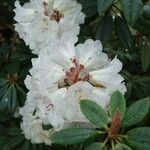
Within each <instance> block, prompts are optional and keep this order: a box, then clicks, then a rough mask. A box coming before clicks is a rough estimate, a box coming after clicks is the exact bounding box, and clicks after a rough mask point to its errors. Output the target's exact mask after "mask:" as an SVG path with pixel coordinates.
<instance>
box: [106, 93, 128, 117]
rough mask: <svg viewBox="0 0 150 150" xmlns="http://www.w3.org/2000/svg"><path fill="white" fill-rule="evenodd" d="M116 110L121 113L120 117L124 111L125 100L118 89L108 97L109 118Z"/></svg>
mask: <svg viewBox="0 0 150 150" xmlns="http://www.w3.org/2000/svg"><path fill="white" fill-rule="evenodd" d="M116 111H119V112H120V113H121V118H123V116H124V113H125V111H126V101H125V98H124V96H123V95H122V94H121V93H120V92H119V91H116V92H114V93H113V94H112V96H111V98H110V102H109V113H110V116H111V118H113V116H114V114H115V112H116Z"/></svg>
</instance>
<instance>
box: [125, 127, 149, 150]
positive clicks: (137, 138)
mask: <svg viewBox="0 0 150 150" xmlns="http://www.w3.org/2000/svg"><path fill="white" fill-rule="evenodd" d="M126 140H127V142H128V143H129V144H130V145H131V146H132V147H134V148H135V149H136V150H149V149H150V128H149V127H141V128H136V129H132V130H130V131H129V132H128V133H127V139H126Z"/></svg>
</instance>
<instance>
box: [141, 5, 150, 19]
mask: <svg viewBox="0 0 150 150" xmlns="http://www.w3.org/2000/svg"><path fill="white" fill-rule="evenodd" d="M142 12H143V13H142V16H143V17H144V18H146V19H148V20H150V6H149V5H145V6H144V7H143V9H142Z"/></svg>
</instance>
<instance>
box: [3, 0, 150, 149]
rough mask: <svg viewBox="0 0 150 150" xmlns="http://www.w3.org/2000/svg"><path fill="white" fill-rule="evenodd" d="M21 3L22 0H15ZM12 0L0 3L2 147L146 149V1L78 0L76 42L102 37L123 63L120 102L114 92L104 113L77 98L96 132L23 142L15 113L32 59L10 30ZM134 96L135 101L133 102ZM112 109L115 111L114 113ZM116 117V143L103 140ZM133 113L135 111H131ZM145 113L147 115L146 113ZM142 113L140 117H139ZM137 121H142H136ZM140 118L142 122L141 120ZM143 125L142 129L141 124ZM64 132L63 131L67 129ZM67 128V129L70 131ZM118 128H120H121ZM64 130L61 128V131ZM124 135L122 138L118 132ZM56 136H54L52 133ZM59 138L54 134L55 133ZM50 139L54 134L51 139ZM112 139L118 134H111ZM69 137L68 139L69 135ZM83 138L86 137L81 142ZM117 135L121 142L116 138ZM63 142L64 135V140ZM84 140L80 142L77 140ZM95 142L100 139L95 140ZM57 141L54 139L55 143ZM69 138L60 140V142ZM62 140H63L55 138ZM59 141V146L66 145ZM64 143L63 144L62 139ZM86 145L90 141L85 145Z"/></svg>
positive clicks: (149, 15) (149, 58) (149, 33)
mask: <svg viewBox="0 0 150 150" xmlns="http://www.w3.org/2000/svg"><path fill="white" fill-rule="evenodd" d="M19 1H20V2H21V3H22V4H24V3H25V2H27V1H28V0H19ZM14 2H15V0H3V1H0V16H1V17H0V146H1V149H2V150H9V149H10V150H13V149H16V150H28V149H29V150H45V149H53V150H57V149H61V150H66V149H67V150H79V149H83V148H84V147H86V150H89V149H93V150H94V149H95V150H96V149H106V148H105V146H104V145H106V147H107V149H110V146H111V145H112V148H114V144H115V145H116V146H115V149H118V150H120V149H127V150H130V149H132V148H133V147H134V149H137V150H140V149H145V150H148V149H150V147H149V145H150V143H149V140H148V139H150V138H149V136H150V133H149V132H150V131H149V126H150V120H149V117H150V111H149V100H148V98H145V97H148V96H150V87H149V85H150V30H149V28H150V4H149V1H148V0H143V1H142V0H140V1H139V0H120V1H119V0H78V2H80V3H81V4H82V5H83V12H84V13H85V14H86V21H85V24H84V25H81V32H80V35H79V42H84V41H85V40H86V39H88V38H92V39H99V40H101V41H102V44H103V48H104V51H105V52H106V53H107V54H108V55H109V56H110V58H113V57H115V56H116V55H117V57H118V58H119V59H120V60H121V61H122V62H123V70H122V72H121V74H122V75H123V76H124V78H125V83H126V86H127V92H126V95H125V97H126V101H125V99H124V97H123V96H122V95H121V94H120V93H119V92H116V93H114V94H113V96H112V98H111V100H110V105H109V115H110V116H108V115H107V114H106V112H104V111H103V110H102V108H101V107H100V106H98V105H97V104H96V103H93V102H92V101H87V100H84V101H82V102H81V110H82V111H83V114H84V115H85V117H86V118H87V119H88V120H89V121H91V122H92V123H93V124H95V126H96V127H97V128H96V130H90V129H84V132H83V129H78V131H80V130H81V131H80V133H81V132H83V135H84V137H82V135H81V136H79V137H80V139H78V138H76V137H75V136H73V135H74V134H75V133H79V132H74V133H70V132H67V133H66V137H67V134H70V135H72V136H73V138H75V139H73V140H72V142H71V144H72V143H73V142H74V141H77V143H78V142H79V141H82V143H80V142H79V144H76V145H73V146H60V145H53V146H52V147H45V146H44V145H33V144H31V143H30V142H29V141H28V140H25V138H24V135H23V134H22V132H21V130H20V129H19V126H20V122H21V119H20V116H19V115H18V114H17V113H16V112H18V108H19V107H22V106H23V105H24V102H25V99H26V93H27V89H26V87H25V85H24V79H25V77H26V75H27V74H29V69H30V68H31V67H32V64H31V59H32V58H34V57H37V56H35V55H33V54H32V53H31V50H30V49H29V48H28V46H26V45H25V44H24V42H23V41H22V40H21V39H20V38H19V37H18V34H17V33H16V32H15V31H14V26H13V24H14V23H15V22H14V20H13V17H14V12H13V9H14ZM137 99H141V100H140V101H137ZM116 111H117V112H116ZM117 114H119V115H120V119H121V125H120V127H121V128H120V130H119V141H120V142H117V144H116V141H115V142H114V139H113V140H110V139H109V140H110V141H112V143H111V142H110V143H109V142H108V143H107V141H105V143H103V142H104V140H105V138H106V132H108V131H110V128H111V124H112V121H113V119H114V116H115V115H116V116H117ZM137 114H138V115H137ZM146 114H147V115H146ZM145 115H146V117H145ZM142 120H143V121H142ZM141 121H142V122H141ZM143 126H146V127H143ZM68 130H69V129H68ZM74 130H75V129H73V130H72V131H74ZM121 131H122V132H121ZM63 132H65V131H63ZM120 133H121V135H122V134H124V135H125V136H121V135H120ZM57 135H58V134H57ZM58 136H59V135H58ZM53 138H54V137H53ZM117 138H118V136H117ZM69 139H70V140H71V137H69ZM86 139H87V140H86ZM121 139H122V140H121ZM64 140H65V139H64ZM83 140H84V141H86V142H83ZM99 141H101V142H99ZM117 141H118V139H117ZM57 142H58V141H57ZM67 142H69V140H66V143H67ZM58 143H59V144H62V143H63V141H61V142H58ZM66 143H65V144H66ZM68 144H69V143H68ZM90 144H91V145H90Z"/></svg>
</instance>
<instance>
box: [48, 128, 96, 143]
mask: <svg viewBox="0 0 150 150" xmlns="http://www.w3.org/2000/svg"><path fill="white" fill-rule="evenodd" d="M95 133H96V130H94V129H88V128H69V129H65V130H62V131H59V132H56V133H54V134H52V135H50V139H51V141H52V142H53V143H56V144H63V145H65V144H68V145H70V144H77V143H81V142H84V141H85V140H86V139H88V138H89V137H90V136H92V135H94V134H95Z"/></svg>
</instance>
